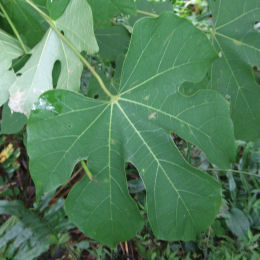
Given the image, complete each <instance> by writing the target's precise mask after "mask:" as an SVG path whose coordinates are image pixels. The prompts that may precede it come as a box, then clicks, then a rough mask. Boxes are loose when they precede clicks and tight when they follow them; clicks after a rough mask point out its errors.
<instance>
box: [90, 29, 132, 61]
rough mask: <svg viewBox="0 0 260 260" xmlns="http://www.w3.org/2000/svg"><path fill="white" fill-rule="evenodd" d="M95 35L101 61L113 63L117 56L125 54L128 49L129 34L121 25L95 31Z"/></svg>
mask: <svg viewBox="0 0 260 260" xmlns="http://www.w3.org/2000/svg"><path fill="white" fill-rule="evenodd" d="M95 35H96V38H97V42H98V45H99V54H100V56H101V57H102V59H105V60H106V59H107V60H111V61H115V60H116V59H117V57H118V56H119V55H121V54H123V53H125V52H126V50H127V49H128V45H129V41H130V34H129V32H128V31H127V30H126V29H125V27H123V26H121V25H117V26H112V27H110V28H101V29H96V30H95Z"/></svg>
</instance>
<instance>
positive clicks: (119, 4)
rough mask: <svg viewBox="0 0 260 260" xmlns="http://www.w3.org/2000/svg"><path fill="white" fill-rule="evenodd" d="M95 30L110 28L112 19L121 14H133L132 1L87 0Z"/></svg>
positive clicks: (134, 9) (134, 10) (133, 5)
mask: <svg viewBox="0 0 260 260" xmlns="http://www.w3.org/2000/svg"><path fill="white" fill-rule="evenodd" d="M88 2H89V4H90V6H91V8H92V11H93V17H94V24H95V27H96V28H102V27H109V26H111V24H112V23H111V22H112V18H114V17H115V16H118V15H119V14H120V13H123V14H135V13H136V7H135V2H134V0H88Z"/></svg>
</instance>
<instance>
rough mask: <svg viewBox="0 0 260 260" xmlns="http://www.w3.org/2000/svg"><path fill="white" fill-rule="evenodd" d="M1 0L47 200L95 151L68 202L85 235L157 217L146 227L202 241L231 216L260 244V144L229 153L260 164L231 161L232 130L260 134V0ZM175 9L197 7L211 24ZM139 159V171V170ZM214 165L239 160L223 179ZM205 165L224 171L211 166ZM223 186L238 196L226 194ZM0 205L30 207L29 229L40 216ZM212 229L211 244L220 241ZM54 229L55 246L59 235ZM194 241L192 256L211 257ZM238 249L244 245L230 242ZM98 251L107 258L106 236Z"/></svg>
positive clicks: (17, 106) (7, 128) (112, 237)
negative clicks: (172, 0) (258, 197)
mask: <svg viewBox="0 0 260 260" xmlns="http://www.w3.org/2000/svg"><path fill="white" fill-rule="evenodd" d="M2 2H3V3H2V4H1V5H0V8H1V12H2V13H1V15H2V17H1V19H2V20H4V23H3V26H1V31H0V44H1V47H3V48H5V50H6V51H4V52H1V54H0V76H1V77H0V84H1V93H0V94H1V95H0V96H1V100H0V102H1V103H0V104H1V105H2V104H4V103H5V102H6V101H7V99H8V98H9V103H8V104H9V107H10V109H11V112H13V111H15V112H21V113H23V114H25V115H27V116H29V121H28V124H27V138H28V142H27V147H26V148H27V152H28V154H29V157H30V173H31V176H32V178H33V181H34V183H35V186H36V190H37V199H38V200H39V199H40V197H41V196H42V195H43V194H44V193H46V192H50V191H54V190H55V189H57V188H58V187H59V186H60V185H63V184H64V183H66V182H67V181H68V179H69V178H70V175H71V173H72V172H73V169H74V167H75V165H76V164H77V163H78V162H79V161H82V160H87V166H86V165H85V163H84V162H83V161H82V165H84V170H85V171H86V175H85V176H84V177H83V178H82V179H81V180H80V181H79V182H77V183H76V184H75V185H74V186H73V188H72V190H71V191H70V192H69V195H68V196H67V198H66V202H65V204H66V206H65V208H66V213H67V215H68V216H69V219H70V220H71V221H73V223H75V224H76V225H77V227H79V228H80V229H81V230H82V231H83V232H84V233H85V234H86V235H87V236H89V237H91V238H93V239H96V240H97V241H99V242H101V243H103V244H107V245H109V246H113V247H114V246H115V245H116V244H117V243H118V242H120V241H126V240H128V239H130V238H133V237H135V235H136V234H137V233H139V232H140V231H141V230H142V228H143V226H144V223H148V222H147V221H146V218H144V217H146V216H147V219H148V221H149V224H147V225H149V228H151V231H149V232H150V233H151V232H153V234H154V235H155V236H156V237H157V238H158V239H163V240H184V241H189V240H194V239H196V237H197V236H203V235H205V234H203V233H201V232H203V231H205V230H207V228H208V227H209V226H210V225H212V227H210V228H209V232H211V230H213V232H215V233H214V234H215V236H216V237H218V238H220V240H221V241H224V240H223V239H226V236H227V234H226V233H225V231H223V230H222V229H224V228H228V229H229V230H230V231H229V232H230V233H229V234H233V236H235V237H236V239H237V241H245V243H244V245H243V246H242V247H241V248H242V249H244V250H246V251H250V252H251V253H252V252H253V254H254V256H257V254H258V253H255V243H256V241H257V238H258V236H257V235H255V234H253V232H254V230H256V229H258V225H259V224H258V223H257V221H256V220H255V219H256V216H257V215H259V211H258V206H257V205H258V202H257V200H256V194H257V193H258V190H259V185H258V180H257V179H256V178H255V177H256V176H257V175H256V174H258V170H259V151H258V148H257V147H256V148H255V147H254V148H252V147H253V144H252V143H248V145H245V146H244V147H243V148H241V149H243V152H242V154H243V156H242V158H240V157H239V158H240V160H241V161H236V164H235V165H233V166H232V167H235V171H237V172H244V171H245V170H247V169H248V168H250V167H251V168H250V170H251V171H254V172H255V173H254V174H252V175H251V176H250V181H248V179H247V178H246V177H245V176H243V175H242V176H240V178H239V179H238V178H236V177H235V176H233V174H232V172H233V171H234V170H232V169H231V170H230V171H228V169H230V168H231V163H232V162H234V161H235V153H236V146H235V138H237V139H241V140H245V141H251V140H252V141H254V140H256V139H257V138H259V133H260V131H259V130H260V128H259V127H260V118H259V113H258V111H259V108H260V107H259V102H258V101H259V97H260V88H259V85H258V83H257V73H258V72H259V67H260V64H259V46H260V45H259V43H260V42H259V30H258V27H257V26H258V23H259V19H260V17H259V12H258V10H259V8H260V6H259V3H258V1H256V0H248V1H247V2H246V3H244V1H242V0H241V1H240V0H239V1H238V3H239V4H238V8H234V3H233V2H232V1H220V0H209V1H208V2H209V8H208V7H207V6H206V5H205V1H200V0H198V1H188V2H187V1H177V3H176V5H175V8H172V5H171V4H170V2H167V1H166V2H160V1H157V2H153V3H151V2H150V1H145V0H138V1H133V0H124V1H122V0H120V1H119V0H110V1H107V0H106V1H105V0H88V1H87V0H73V1H59V0H56V1H44V0H38V1H34V2H33V1H32V0H25V1H21V0H19V1H18V0H16V1H2ZM178 8H180V9H181V10H177V9H178ZM171 9H172V10H173V11H170V12H163V11H165V10H168V11H169V10H171ZM92 12H93V17H92ZM174 12H175V13H177V14H178V15H179V16H183V17H185V16H189V15H190V16H192V18H190V19H191V21H192V22H193V24H195V25H196V26H198V28H199V29H200V30H199V29H197V28H196V27H195V26H194V25H193V24H192V23H191V22H189V21H187V20H186V19H184V18H180V17H178V16H177V15H175V14H173V13H174ZM210 12H211V13H212V17H213V18H212V20H213V24H212V22H211V19H209V15H210ZM194 13H195V17H194ZM199 14H201V16H200V17H199V18H198V17H197V16H198V15H199ZM147 15H148V16H150V17H149V18H147V17H146V18H142V19H140V18H141V17H143V16H147ZM22 17H23V18H24V19H22ZM197 18H198V19H197ZM137 20H138V21H137ZM202 20H203V22H200V21H202ZM136 21H137V22H136ZM210 23H211V25H210ZM132 26H133V27H132ZM204 29H206V33H204V32H203V31H202V30H204ZM7 31H8V32H9V33H13V34H14V36H16V37H17V39H18V41H16V40H15V39H14V38H13V36H10V35H9V34H8V33H7ZM94 32H95V34H94ZM130 38H131V39H130ZM209 38H210V40H211V41H210V40H209ZM212 43H213V44H212ZM19 45H21V47H19ZM98 45H99V47H98ZM27 46H28V47H30V48H31V49H30V50H29V51H28V50H27V48H28V47H27ZM98 49H99V52H98ZM94 54H95V55H94ZM217 54H218V55H217ZM83 64H84V65H85V66H86V68H85V69H84V70H83ZM82 72H83V73H82ZM90 73H91V74H92V76H90ZM99 74H100V75H99ZM83 85H84V87H83ZM53 88H54V89H53ZM55 88H57V89H55ZM209 88H210V89H209ZM80 91H81V92H83V93H84V95H85V96H84V95H82V94H79V93H77V92H80ZM183 93H186V94H189V96H187V95H185V94H183ZM20 116H21V115H19V117H18V114H13V115H11V114H10V110H8V108H7V106H5V107H4V109H3V113H2V124H1V127H2V133H17V132H19V131H20V130H21V128H22V125H23V123H24V122H25V121H26V120H25V118H24V117H23V118H22V117H20ZM17 118H18V119H17ZM11 120H12V123H13V125H11V124H10V123H9V122H10V121H11ZM233 125H234V127H233ZM179 138H181V142H178V139H179ZM25 142H26V141H25ZM255 145H256V146H257V144H255ZM240 146H241V144H240ZM196 149H200V150H201V151H202V153H200V152H199V153H200V154H202V155H200V156H201V157H199V160H197V163H199V164H198V165H200V164H201V166H203V167H201V169H198V168H196V167H194V165H195V166H196V165H197V164H196V160H195V159H194V155H193V154H192V152H193V151H194V150H196ZM252 151H253V152H252ZM1 156H5V154H3V155H1ZM184 157H185V158H184ZM202 157H203V158H204V159H203V160H202V159H201V158H202ZM3 158H4V157H3ZM248 158H250V165H249V163H248V160H249V159H248ZM203 162H205V163H203ZM129 167H130V168H131V169H132V168H134V176H135V177H134V178H133V179H131V178H132V177H131V178H130V180H129V176H130V175H129V171H128V168H129ZM217 167H219V168H224V169H226V170H225V171H224V172H226V171H228V173H227V174H226V173H224V175H223V174H222V173H221V174H222V175H221V174H220V176H221V177H222V179H221V178H218V177H217V176H218V175H217V174H218V173H220V172H221V170H220V169H219V168H217ZM208 168H210V170H211V171H212V172H213V173H214V177H212V176H210V175H209V174H207V173H206V172H205V171H203V170H202V169H208ZM131 176H132V175H131ZM257 177H258V176H257ZM248 178H249V177H248ZM223 179H224V181H223ZM238 182H239V185H240V186H241V187H242V188H241V190H242V191H243V193H241V191H240V190H238V189H237V183H238ZM220 183H225V184H224V194H223V196H222V192H221V185H220ZM6 185H8V183H6V182H4V183H3V186H4V187H6ZM251 189H255V190H256V191H254V192H255V193H254V194H253V195H252V192H251ZM227 191H229V193H228V194H227ZM130 193H131V195H132V196H131V195H130ZM14 194H15V193H14ZM243 194H244V195H243ZM245 194H246V196H248V197H249V198H250V201H251V202H250V203H252V205H254V206H252V205H250V207H249V208H250V210H249V209H248V211H247V212H245V211H242V210H241V208H243V207H244V206H245V205H240V204H239V203H238V202H237V201H240V199H238V198H240V197H243V196H245ZM15 195H16V194H15ZM223 198H225V199H227V203H222V207H221V201H222V200H223ZM243 198H244V197H243ZM241 201H242V199H241ZM14 203H18V204H19V202H14ZM18 204H17V208H20V207H21V205H18ZM220 207H221V210H220ZM225 207H226V208H225ZM2 211H3V214H14V215H16V216H17V217H18V218H19V219H20V222H22V223H23V224H19V225H18V224H17V223H18V222H17V221H18V220H17V219H14V220H12V219H11V220H10V223H9V222H7V226H8V225H9V224H10V225H11V226H12V228H13V226H15V225H16V224H17V225H18V226H17V227H18V228H20V230H23V229H24V226H28V225H29V223H27V222H26V221H24V219H29V220H30V219H32V218H33V217H32V215H31V213H32V212H31V211H30V210H27V209H25V208H24V209H21V214H24V216H25V215H26V214H27V215H26V217H23V216H22V215H19V214H18V213H17V212H16V211H15V210H14V207H9V202H7V201H3V205H2ZM8 212H9V213H8ZM10 212H11V213H10ZM216 216H218V220H217V221H215V222H214V219H215V218H216ZM37 219H38V220H39V218H38V217H37ZM38 220H37V221H38ZM32 221H33V220H32ZM37 221H36V222H37ZM49 221H50V220H48V222H49ZM145 221H146V222H145ZM20 222H19V223H20ZM218 227H219V233H218V231H217V229H218ZM8 228H9V227H4V229H3V230H4V231H3V234H5V235H6V236H7V237H8V235H7V234H8V232H6V230H7V229H8ZM53 228H54V229H55V226H53ZM42 229H44V227H43V226H42ZM12 232H14V231H12ZM12 232H11V233H10V234H12ZM57 232H58V233H60V232H64V230H63V231H57ZM36 233H37V234H38V235H40V232H37V231H36ZM50 233H52V230H48V231H46V234H50ZM209 236H210V235H208V238H207V239H208V240H207V248H206V249H205V250H204V253H203V254H204V256H206V257H207V255H208V251H207V250H208V248H210V249H211V250H212V251H214V247H215V241H213V242H212V245H209ZM18 237H19V236H18ZM43 237H45V239H44V241H45V242H44V243H43V244H42V245H43V247H44V250H46V248H47V247H48V246H49V244H50V242H49V241H48V239H47V240H46V235H44V236H43ZM13 238H14V237H11V238H10V240H8V241H10V245H11V246H10V247H7V248H6V247H5V248H4V250H5V253H6V254H7V257H11V256H12V255H13V254H14V252H17V250H15V249H16V248H18V247H16V244H15V245H13V243H12V241H13ZM19 239H20V238H19ZM34 240H35V241H36V240H37V239H34ZM62 240H63V239H62ZM65 240H66V239H65ZM202 240H203V239H202ZM46 241H47V242H46ZM56 242H57V239H56ZM19 243H20V242H19ZM19 243H18V244H19ZM57 243H59V242H57ZM145 243H146V239H144V241H143V243H141V244H139V245H138V247H139V249H140V252H141V251H142V255H143V257H145V258H151V259H154V258H155V257H156V254H157V253H156V252H154V251H153V252H148V253H147V251H146V247H143V244H145ZM223 243H227V244H228V242H227V241H226V240H225V241H224V242H223ZM184 245H185V248H192V246H193V244H192V243H191V242H187V243H184ZM30 246H32V244H31V245H30ZM30 246H29V247H30ZM29 247H27V248H29ZM175 247H176V245H175V244H172V247H171V246H167V247H166V249H165V250H166V251H165V252H164V253H162V254H160V257H162V259H163V258H169V259H171V258H172V259H174V258H175V254H172V253H171V250H172V248H175ZM9 248H11V249H10V250H9ZM13 248H15V249H13ZM241 248H240V249H241ZM40 251H41V250H40ZM40 251H39V252H40ZM195 251H196V250H193V249H190V253H188V254H186V255H185V257H187V259H189V257H190V255H192V257H193V258H196V257H199V256H201V252H200V253H199V255H194V254H193V253H194V252H195ZM237 251H238V247H237V246H234V247H232V248H231V249H230V250H227V252H224V251H221V252H220V255H225V256H226V257H230V254H231V255H232V256H233V253H234V252H235V253H236V254H237ZM41 252H43V249H42V251H41ZM230 252H231V253H230ZM196 253H197V252H196ZM92 255H95V256H96V257H100V256H101V255H102V247H99V248H98V249H97V250H96V252H94V253H93V254H92ZM216 255H217V256H218V253H216ZM206 257H205V258H206ZM209 257H210V259H214V256H212V255H209ZM239 257H240V256H239V255H237V259H239ZM27 258H28V257H27Z"/></svg>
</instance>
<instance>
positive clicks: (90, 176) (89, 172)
mask: <svg viewBox="0 0 260 260" xmlns="http://www.w3.org/2000/svg"><path fill="white" fill-rule="evenodd" d="M81 165H82V168H83V169H84V171H85V173H86V174H87V176H88V177H89V179H90V180H91V181H93V180H94V177H93V175H92V173H91V171H90V170H89V168H88V166H87V165H86V163H85V162H84V161H81Z"/></svg>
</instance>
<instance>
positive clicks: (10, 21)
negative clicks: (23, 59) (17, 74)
mask: <svg viewBox="0 0 260 260" xmlns="http://www.w3.org/2000/svg"><path fill="white" fill-rule="evenodd" d="M0 9H1V10H2V12H3V14H4V17H5V18H6V20H7V22H8V23H9V25H10V26H11V28H12V30H13V32H14V34H15V36H16V38H17V40H18V41H19V43H20V45H21V47H22V49H23V51H24V53H25V54H27V53H28V49H27V47H26V45H25V44H24V42H23V40H22V38H21V36H20V34H19V33H18V31H17V29H16V27H15V25H14V23H13V22H12V20H11V18H10V17H9V15H8V13H7V12H6V10H5V8H4V6H3V5H2V3H0Z"/></svg>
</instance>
